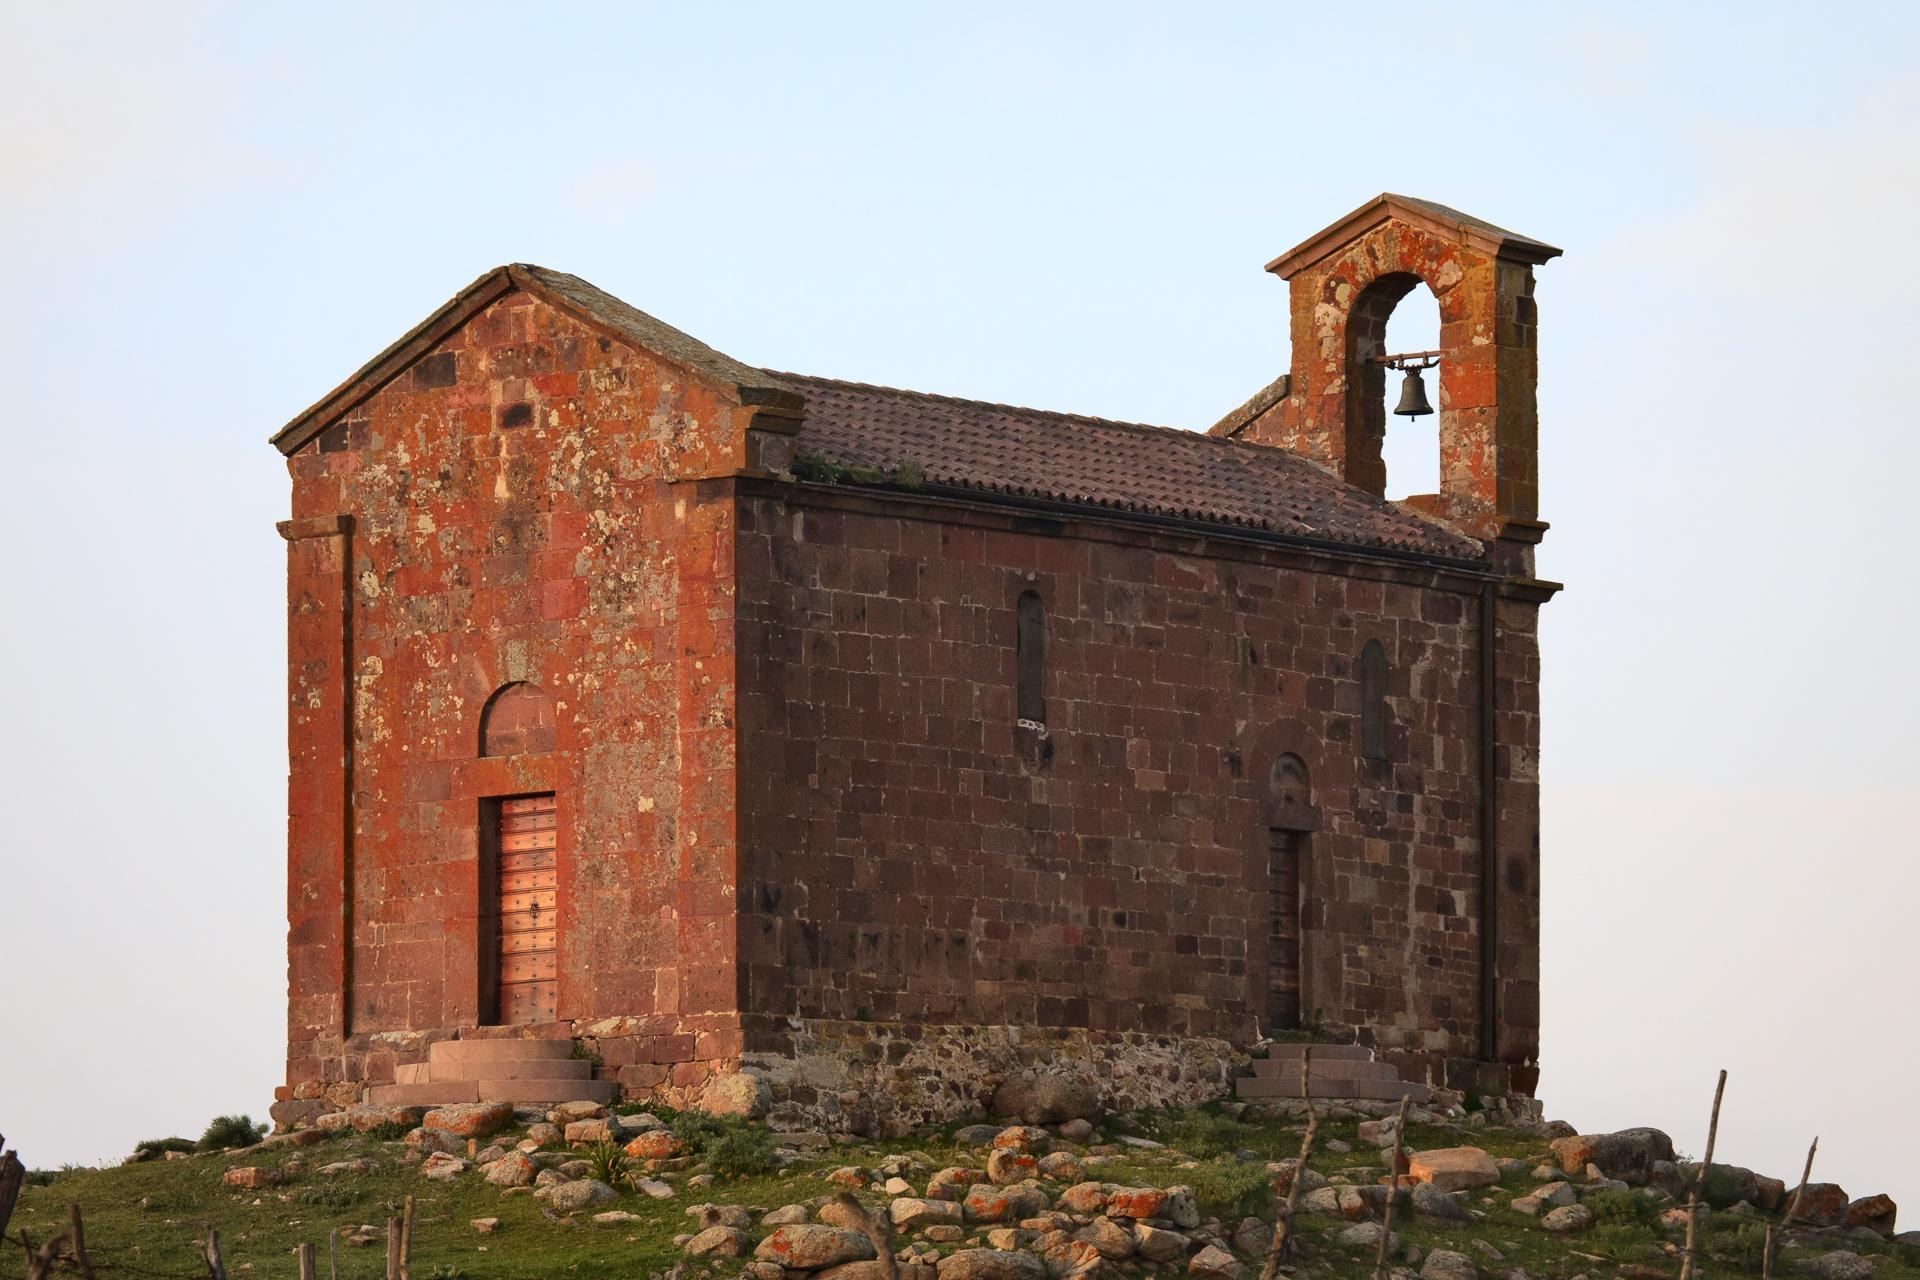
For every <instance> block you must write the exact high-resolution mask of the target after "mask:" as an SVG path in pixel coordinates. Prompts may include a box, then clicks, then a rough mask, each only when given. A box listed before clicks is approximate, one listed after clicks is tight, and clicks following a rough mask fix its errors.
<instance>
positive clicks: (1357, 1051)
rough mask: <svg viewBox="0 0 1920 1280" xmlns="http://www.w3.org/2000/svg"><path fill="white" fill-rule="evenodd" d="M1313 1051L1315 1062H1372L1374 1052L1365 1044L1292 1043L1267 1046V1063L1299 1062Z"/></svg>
mask: <svg viewBox="0 0 1920 1280" xmlns="http://www.w3.org/2000/svg"><path fill="white" fill-rule="evenodd" d="M1309 1049H1311V1050H1313V1060H1314V1061H1315V1062H1335V1061H1339V1062H1371V1061H1373V1050H1371V1049H1369V1048H1367V1047H1366V1046H1365V1045H1363V1044H1296V1043H1293V1042H1291V1041H1287V1042H1284V1043H1277V1044H1270V1045H1268V1046H1267V1056H1266V1059H1265V1060H1266V1061H1268V1062H1298V1061H1300V1059H1302V1058H1304V1057H1306V1056H1307V1050H1309Z"/></svg>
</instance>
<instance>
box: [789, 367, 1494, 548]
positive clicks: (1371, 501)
mask: <svg viewBox="0 0 1920 1280" xmlns="http://www.w3.org/2000/svg"><path fill="white" fill-rule="evenodd" d="M768 372H772V371H768ZM774 376H776V377H778V378H779V379H780V380H781V381H782V382H784V383H786V384H787V385H789V386H791V387H792V388H793V389H794V390H796V391H799V392H800V393H801V394H803V395H804V396H805V397H806V417H805V420H804V421H803V423H802V425H801V428H800V434H799V439H798V442H797V447H798V450H799V451H800V453H802V454H803V455H804V454H815V455H818V456H820V457H821V458H824V459H825V460H827V461H830V462H833V463H835V464H838V465H839V466H842V467H860V468H872V469H874V470H878V471H893V470H895V469H898V468H902V467H905V468H909V469H912V468H917V469H918V471H919V472H920V473H921V475H923V476H924V477H925V480H926V482H927V483H929V484H933V485H939V486H943V487H952V488H959V489H972V490H978V491H981V492H983V493H990V494H991V493H999V494H1009V495H1014V496H1018V497H1022V498H1030V499H1037V500H1040V501H1051V502H1061V503H1071V504H1075V505H1085V506H1092V507H1105V508H1109V509H1112V510H1115V511H1127V512H1139V513H1145V514H1150V515H1158V516H1174V517H1179V518H1184V519H1188V520H1196V521H1201V522H1205V523H1210V524H1221V525H1234V526H1240V527H1243V528H1247V529H1257V530H1263V531H1266V532H1270V533H1276V534H1284V535H1291V536H1295V537H1303V538H1313V539H1321V540H1326V541H1330V542H1338V543H1346V544H1348V545H1351V546H1355V547H1371V548H1386V549H1391V550H1396V551H1410V552H1415V553H1418V554H1422V555H1430V556H1441V557H1446V558H1450V559H1464V560H1477V559H1480V558H1481V557H1482V555H1483V552H1482V548H1481V546H1480V544H1479V543H1478V542H1475V541H1473V540H1472V539H1469V538H1466V537H1464V536H1462V535H1460V534H1458V533H1454V532H1452V531H1451V530H1449V529H1446V528H1444V527H1442V526H1440V525H1438V524H1435V523H1433V522H1432V521H1429V520H1425V519H1422V518H1421V517H1419V516H1417V515H1414V514H1412V513H1411V512H1408V511H1404V510H1402V509H1400V508H1399V507H1397V506H1395V505H1393V504H1392V503H1390V502H1387V501H1385V500H1384V499H1381V498H1377V497H1375V496H1373V495H1372V494H1370V493H1367V492H1365V491H1364V490H1361V489H1356V488H1354V487H1353V486H1352V485H1349V484H1346V483H1345V482H1343V481H1341V480H1340V479H1338V478H1337V477H1335V476H1334V475H1333V474H1331V473H1330V472H1328V471H1326V470H1324V469H1322V468H1321V467H1319V466H1316V465H1315V464H1313V463H1311V462H1309V461H1307V460H1306V459H1304V458H1302V457H1299V456H1298V455H1296V454H1292V453H1288V452H1287V451H1286V450H1284V449H1276V448H1273V447H1271V446H1267V445H1257V444H1246V443H1242V442H1240V441H1236V440H1225V439H1221V438H1219V437H1217V436H1208V435H1204V434H1202V433H1200V432H1196V431H1181V430H1177V429H1175V428H1172V427H1153V426H1144V425H1141V424H1138V423H1131V422H1111V421H1108V420H1106V419H1104V418H1089V417H1082V416H1080V415H1077V414H1069V413H1053V412H1049V411H1046V410H1041V409H1021V408H1015V407H1013V406H1011V405H1003V404H988V403H985V402H982V401H978V400H957V399H954V398H952V397H949V396H938V395H930V394H927V393H925V392H919V391H900V390H895V389H893V388H890V387H874V386H868V385H866V384H864V383H858V382H841V381H837V380H834V379H831V378H815V377H809V376H807V375H804V374H793V373H776V374H774Z"/></svg>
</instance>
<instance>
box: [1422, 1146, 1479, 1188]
mask: <svg viewBox="0 0 1920 1280" xmlns="http://www.w3.org/2000/svg"><path fill="white" fill-rule="evenodd" d="M1407 1176H1408V1177H1410V1178H1412V1179H1413V1180H1414V1181H1415V1182H1425V1183H1428V1184H1430V1185H1431V1186H1432V1187H1433V1188H1434V1190H1436V1191H1471V1190H1472V1189H1473V1188H1475V1187H1490V1186H1492V1185H1494V1184H1495V1183H1496V1182H1498V1181H1500V1170H1499V1167H1498V1166H1496V1165H1495V1164H1494V1163H1493V1157H1491V1156H1489V1155H1488V1154H1487V1153H1486V1152H1484V1151H1482V1150H1481V1149H1480V1148H1479V1147H1439V1148H1436V1149H1435V1150H1432V1151H1416V1152H1414V1153H1413V1155H1411V1156H1410V1157H1408V1159H1407Z"/></svg>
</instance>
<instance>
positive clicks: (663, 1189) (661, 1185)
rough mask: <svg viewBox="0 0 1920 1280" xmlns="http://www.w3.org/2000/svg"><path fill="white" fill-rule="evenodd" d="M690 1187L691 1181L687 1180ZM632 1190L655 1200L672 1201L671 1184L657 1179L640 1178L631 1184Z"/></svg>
mask: <svg viewBox="0 0 1920 1280" xmlns="http://www.w3.org/2000/svg"><path fill="white" fill-rule="evenodd" d="M689 1185H691V1180H689ZM633 1189H634V1190H635V1191H638V1192H640V1193H641V1194H642V1195H645V1196H649V1197H651V1198H652V1199H655V1200H671V1199H673V1184H672V1183H670V1182H662V1181H660V1179H658V1178H642V1179H640V1181H638V1182H636V1183H634V1184H633Z"/></svg>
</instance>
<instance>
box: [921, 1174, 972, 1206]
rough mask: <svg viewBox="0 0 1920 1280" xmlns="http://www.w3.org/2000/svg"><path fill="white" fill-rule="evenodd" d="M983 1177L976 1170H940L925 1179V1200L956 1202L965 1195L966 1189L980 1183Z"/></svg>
mask: <svg viewBox="0 0 1920 1280" xmlns="http://www.w3.org/2000/svg"><path fill="white" fill-rule="evenodd" d="M983 1176H984V1175H982V1174H981V1172H980V1171H979V1170H978V1169H959V1168H947V1169H942V1170H940V1172H938V1173H936V1174H934V1175H933V1177H931V1178H929V1179H927V1199H929V1200H958V1199H959V1198H960V1197H961V1196H963V1195H965V1194H966V1188H968V1187H970V1186H972V1185H973V1184H974V1183H976V1182H978V1181H980V1180H981V1178H982V1177H983Z"/></svg>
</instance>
